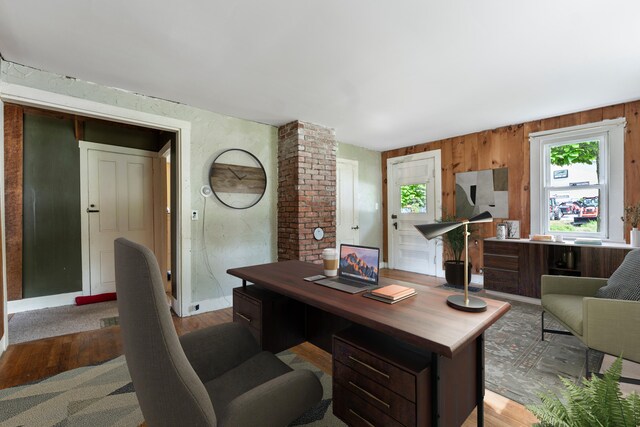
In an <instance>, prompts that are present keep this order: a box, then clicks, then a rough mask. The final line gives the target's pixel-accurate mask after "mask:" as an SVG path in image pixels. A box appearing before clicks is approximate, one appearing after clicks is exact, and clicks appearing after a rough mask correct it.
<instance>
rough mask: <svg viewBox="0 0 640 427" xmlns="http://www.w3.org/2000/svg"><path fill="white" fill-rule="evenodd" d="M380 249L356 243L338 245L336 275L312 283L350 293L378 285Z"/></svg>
mask: <svg viewBox="0 0 640 427" xmlns="http://www.w3.org/2000/svg"><path fill="white" fill-rule="evenodd" d="M379 265H380V249H378V248H370V247H367V246H358V245H345V244H342V245H340V262H339V264H338V277H336V278H334V279H323V280H317V281H315V282H314V283H316V284H318V285H322V286H326V287H329V288H332V289H337V290H339V291H342V292H348V293H350V294H357V293H359V292H364V291H368V290H371V289H375V288H377V287H378V267H379Z"/></svg>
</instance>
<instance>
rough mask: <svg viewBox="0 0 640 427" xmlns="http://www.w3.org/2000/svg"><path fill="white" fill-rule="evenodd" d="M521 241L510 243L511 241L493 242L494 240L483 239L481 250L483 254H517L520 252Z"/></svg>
mask: <svg viewBox="0 0 640 427" xmlns="http://www.w3.org/2000/svg"><path fill="white" fill-rule="evenodd" d="M521 244H522V243H512V242H505V241H501V242H495V241H490V240H489V241H487V240H485V241H484V248H483V251H484V253H485V254H492V255H511V256H514V255H515V256H518V254H519V253H520V245H521Z"/></svg>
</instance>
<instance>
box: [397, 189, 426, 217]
mask: <svg viewBox="0 0 640 427" xmlns="http://www.w3.org/2000/svg"><path fill="white" fill-rule="evenodd" d="M400 212H402V213H425V212H427V184H409V185H402V186H400Z"/></svg>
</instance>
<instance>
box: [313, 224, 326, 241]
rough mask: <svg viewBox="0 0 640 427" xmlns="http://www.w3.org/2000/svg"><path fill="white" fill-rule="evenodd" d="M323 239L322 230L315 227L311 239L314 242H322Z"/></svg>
mask: <svg viewBox="0 0 640 427" xmlns="http://www.w3.org/2000/svg"><path fill="white" fill-rule="evenodd" d="M323 237H324V230H323V229H322V228H320V227H317V228H316V229H314V230H313V238H314V239H316V240H322V238H323Z"/></svg>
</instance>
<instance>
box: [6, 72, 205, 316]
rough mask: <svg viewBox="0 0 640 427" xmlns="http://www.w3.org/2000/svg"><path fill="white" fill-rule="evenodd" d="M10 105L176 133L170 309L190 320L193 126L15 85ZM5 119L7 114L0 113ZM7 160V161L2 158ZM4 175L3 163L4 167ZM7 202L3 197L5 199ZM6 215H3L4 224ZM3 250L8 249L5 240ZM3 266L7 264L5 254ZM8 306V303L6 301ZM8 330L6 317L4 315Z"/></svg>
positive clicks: (8, 92)
mask: <svg viewBox="0 0 640 427" xmlns="http://www.w3.org/2000/svg"><path fill="white" fill-rule="evenodd" d="M1 102H10V103H14V104H18V105H25V106H31V107H39V108H44V109H48V110H53V111H61V112H65V113H71V114H79V115H82V116H87V117H94V118H99V119H103V120H109V121H112V122H118V123H127V124H132V125H136V126H143V127H148V128H152V129H158V130H165V131H169V132H174V133H176V153H177V156H176V157H177V159H176V160H175V163H174V164H175V168H176V182H177V183H178V185H177V186H176V194H175V197H176V205H177V206H178V210H177V212H175V216H176V223H177V233H176V234H177V235H176V259H177V263H176V265H175V266H174V268H175V270H176V271H175V276H174V277H176V278H177V279H178V283H177V298H172V301H171V306H172V308H173V310H174V311H175V312H176V314H177V315H178V316H181V317H182V316H190V315H192V314H193V313H191V312H190V310H189V307H190V306H191V303H192V301H191V298H192V297H191V295H192V294H191V177H190V163H191V153H190V146H191V122H188V121H185V120H180V119H175V118H172V117H166V116H161V115H157V114H151V113H145V112H142V111H137V110H133V109H128V108H123V107H117V106H114V105H109V104H103V103H100V102H96V101H90V100H87V99H81V98H75V97H73V96H68V95H62V94H59V93H54V92H48V91H44V90H41V89H34V88H31V87H27V86H22V85H18V84H14V83H7V82H0V103H1ZM0 114H1V115H2V116H3V117H4V112H0ZM0 141H2V144H1V147H0V148H1V149H0V151H1V152H4V133H2V135H1V136H0ZM3 159H4V158H3ZM2 171H4V163H3V164H2ZM0 180H1V181H2V193H3V194H2V196H4V172H3V173H2V178H0ZM2 198H3V200H4V197H2ZM4 219H5V211H4V209H3V210H2V212H1V213H0V220H1V221H2V223H3V224H4ZM2 246H3V248H5V247H6V241H5V239H4V236H3V237H2ZM2 257H3V263H4V262H5V260H4V258H5V256H4V251H3V256H2ZM3 292H6V280H5V279H4V278H3ZM5 304H6V301H5ZM4 316H5V326H6V320H7V319H6V317H7V313H6V311H5V314H4Z"/></svg>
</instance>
